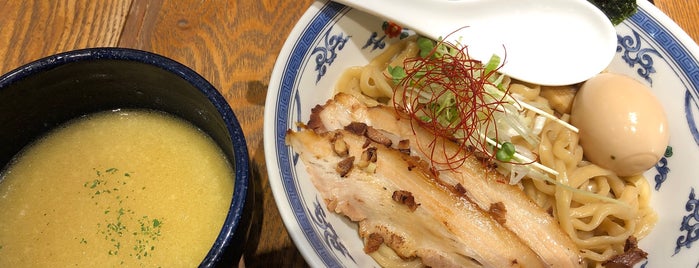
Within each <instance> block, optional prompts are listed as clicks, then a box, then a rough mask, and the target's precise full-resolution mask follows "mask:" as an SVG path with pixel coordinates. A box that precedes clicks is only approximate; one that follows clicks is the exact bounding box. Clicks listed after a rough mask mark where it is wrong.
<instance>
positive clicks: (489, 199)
mask: <svg viewBox="0 0 699 268" xmlns="http://www.w3.org/2000/svg"><path fill="white" fill-rule="evenodd" d="M357 122H360V123H363V124H366V125H367V126H369V127H372V128H373V129H376V130H380V131H382V132H383V133H385V134H386V135H385V136H387V137H390V138H391V139H392V142H391V145H392V146H394V147H400V146H401V145H400V144H403V145H402V146H405V144H406V143H407V144H408V146H409V147H410V148H409V149H407V150H409V151H410V152H412V153H413V154H415V155H418V156H420V157H422V158H423V160H425V161H429V159H427V157H425V155H424V154H422V153H421V150H419V149H417V148H416V146H417V144H423V145H426V144H430V142H433V140H434V137H433V136H432V135H431V134H430V133H428V131H427V130H425V129H423V128H420V127H419V126H417V125H411V124H410V122H409V121H408V119H406V118H401V117H400V116H398V115H397V113H396V111H395V110H394V109H393V108H392V107H386V106H376V107H367V106H365V105H363V104H362V103H360V102H359V101H358V100H357V99H356V98H354V97H352V96H350V95H347V94H342V93H341V94H338V95H336V96H335V97H334V99H332V100H329V101H328V102H327V103H326V104H325V105H323V106H317V107H316V108H314V109H313V113H312V115H311V120H310V121H309V122H308V127H309V128H313V129H314V130H315V131H317V132H324V131H332V130H336V129H343V128H345V127H346V126H348V125H351V124H356V123H357ZM437 142H438V143H440V144H439V145H438V146H436V148H437V149H438V150H439V149H442V148H445V150H448V152H447V153H446V154H444V153H442V152H439V151H438V152H435V153H434V155H433V157H436V159H434V160H436V162H445V159H444V158H440V156H443V155H451V154H452V153H453V152H454V151H456V150H457V149H458V148H457V147H456V146H457V145H456V144H455V143H453V142H449V141H446V140H444V139H438V140H437ZM441 145H446V146H441ZM403 150H406V149H405V148H403ZM436 168H438V169H440V170H441V171H440V172H439V176H440V179H441V180H442V181H445V182H446V183H448V184H451V185H452V186H453V187H456V188H459V189H463V190H464V191H465V192H466V195H467V197H468V199H469V200H470V201H472V202H473V203H475V204H477V205H478V206H479V207H480V208H481V209H483V210H485V211H491V212H495V213H494V214H496V216H497V217H498V219H499V221H500V223H501V224H502V225H504V226H505V227H506V228H508V229H509V230H511V231H512V232H514V233H515V234H517V236H518V237H519V238H520V239H521V240H522V241H523V242H524V243H525V244H526V245H528V246H529V247H531V248H532V250H533V251H534V252H536V254H537V255H538V256H539V257H540V258H541V260H542V261H543V262H544V263H546V264H547V265H548V266H551V267H579V266H582V258H581V257H580V255H579V251H578V248H577V247H576V246H575V244H574V243H573V242H572V240H571V239H570V237H569V236H568V235H567V234H565V233H564V232H563V231H562V230H561V228H560V226H559V225H558V223H557V222H556V221H555V220H554V219H553V217H551V215H549V214H548V213H546V212H545V211H544V210H543V209H541V208H540V207H538V206H537V205H536V204H535V203H534V202H532V201H531V200H530V199H529V198H528V197H527V196H526V195H525V194H524V193H523V192H522V191H521V190H520V189H519V188H518V187H517V186H514V185H509V184H507V183H506V181H507V180H506V179H505V178H503V177H502V176H501V175H499V174H497V173H495V172H491V173H489V174H488V176H485V175H484V167H483V165H482V163H481V162H479V161H478V160H476V159H475V158H474V157H470V158H468V159H467V160H466V162H465V163H464V164H463V165H461V166H460V167H458V168H456V169H452V168H449V167H439V166H437V167H436Z"/></svg>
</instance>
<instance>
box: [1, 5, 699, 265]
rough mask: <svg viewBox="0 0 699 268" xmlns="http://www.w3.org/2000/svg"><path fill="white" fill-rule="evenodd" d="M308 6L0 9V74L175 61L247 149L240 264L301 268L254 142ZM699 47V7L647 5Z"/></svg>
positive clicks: (258, 138)
mask: <svg viewBox="0 0 699 268" xmlns="http://www.w3.org/2000/svg"><path fill="white" fill-rule="evenodd" d="M312 2H313V0H293V1H291V0H286V1H280V0H247V1H219V0H213V1H212V0H210V1H201V0H178V1H163V0H153V1H146V0H104V1H90V0H65V1H61V0H55V1H43V0H33V1H20V0H9V1H3V3H0V10H2V11H3V15H2V16H0V73H5V72H7V71H9V70H11V69H13V68H16V67H18V66H20V65H22V64H24V63H28V62H30V61H32V60H35V59H38V58H41V57H44V56H48V55H51V54H54V53H57V52H62V51H67V50H73V49H78V48H86V47H99V46H109V47H114V46H119V47H128V48H136V49H142V50H147V51H151V52H155V53H158V54H161V55H164V56H166V57H169V58H172V59H174V60H177V61H179V62H181V63H183V64H185V65H187V66H189V67H191V68H192V69H194V70H195V71H197V72H198V73H200V74H201V75H203V76H204V77H205V78H206V79H208V80H209V81H210V82H211V83H212V84H213V85H214V86H215V87H216V88H218V89H219V90H220V91H221V92H222V94H223V95H224V96H225V97H226V99H227V100H228V101H229V103H230V105H231V107H232V108H233V110H234V112H235V113H236V115H237V117H238V120H239V121H240V123H241V125H242V127H243V130H244V132H245V136H246V138H247V142H248V148H249V152H250V157H251V158H252V169H253V170H254V171H255V173H256V175H257V177H256V178H255V180H256V183H257V184H258V185H259V186H260V188H261V193H260V194H259V196H258V197H259V199H261V207H262V211H261V212H260V213H259V214H260V215H261V217H260V218H258V219H257V222H255V225H254V228H253V230H254V235H253V239H252V241H251V242H250V243H249V250H248V252H247V253H246V254H245V262H246V264H247V266H248V267H300V266H306V264H305V262H304V260H303V258H302V256H301V255H300V253H299V251H298V250H297V249H296V247H295V246H294V244H293V242H292V241H291V239H290V238H289V236H288V234H287V232H286V229H285V228H284V225H283V223H282V220H281V218H280V215H279V212H278V211H277V207H276V205H275V201H274V198H273V196H272V193H271V190H270V187H269V183H268V182H267V170H266V165H265V156H264V152H263V143H262V124H263V122H262V121H263V118H262V114H263V111H264V102H265V96H266V93H267V85H268V84H269V79H270V75H271V72H272V67H273V65H274V62H275V60H276V57H277V54H278V53H279V50H280V49H281V47H282V44H283V43H284V40H285V39H286V37H287V35H288V34H289V32H290V31H291V28H292V27H293V25H294V24H295V23H296V21H297V20H298V19H299V18H300V17H301V15H302V14H303V13H304V11H305V10H306V9H307V8H308V6H310V5H311V3H312ZM654 2H655V5H656V6H657V7H658V8H660V9H661V10H662V11H664V12H665V13H666V14H668V15H669V16H670V17H671V18H673V19H674V20H675V21H676V22H677V23H678V24H679V25H680V26H681V27H682V28H683V29H685V31H687V32H688V33H689V35H690V36H691V37H692V38H693V39H694V40H695V41H699V2H698V1H694V0H690V1H688V0H655V1H654Z"/></svg>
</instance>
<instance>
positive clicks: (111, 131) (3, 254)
mask: <svg viewBox="0 0 699 268" xmlns="http://www.w3.org/2000/svg"><path fill="white" fill-rule="evenodd" d="M233 174H234V173H233V170H232V167H231V166H230V164H229V162H228V161H227V160H226V158H225V156H224V155H223V152H222V151H221V149H220V148H219V147H218V146H217V145H216V144H215V143H214V142H213V140H212V139H211V138H210V137H208V136H207V135H206V134H204V133H203V132H202V131H200V130H199V129H197V128H196V127H194V126H193V125H191V124H190V123H188V122H186V121H184V120H181V119H179V118H175V117H173V116H170V115H167V114H164V113H161V112H155V111H146V110H120V111H111V112H103V113H97V114H93V115H89V116H87V117H84V118H80V119H76V120H74V121H73V122H70V123H68V124H66V125H65V126H63V127H60V128H57V129H56V130H54V131H52V132H51V133H50V134H49V135H47V136H46V137H44V138H42V139H40V140H39V141H37V142H35V143H34V144H33V145H31V146H29V147H28V148H25V150H24V151H23V152H22V153H21V154H19V156H17V157H16V158H15V160H14V161H13V162H12V164H11V165H9V166H8V167H7V168H6V170H5V171H3V172H2V174H0V175H1V176H0V267H69V266H70V267H113V266H137V267H140V266H143V267H146V266H147V267H195V266H197V265H198V264H199V263H200V262H201V261H202V260H203V258H204V257H205V256H206V254H207V253H208V251H209V249H210V248H211V246H212V245H213V243H214V241H215V239H216V237H217V235H218V233H219V231H220V230H221V227H222V226H223V222H224V220H225V218H226V214H227V211H228V208H229V206H230V202H231V196H232V192H233V176H234V175H233Z"/></svg>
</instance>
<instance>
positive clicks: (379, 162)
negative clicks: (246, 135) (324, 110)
mask: <svg viewBox="0 0 699 268" xmlns="http://www.w3.org/2000/svg"><path fill="white" fill-rule="evenodd" d="M286 140H287V143H288V144H289V145H290V146H291V147H292V148H293V149H294V151H295V152H297V153H299V155H300V158H301V159H302V161H303V163H304V164H305V165H306V167H307V170H308V173H309V174H310V177H311V180H312V182H313V184H314V185H315V187H316V188H317V189H318V191H319V192H320V194H321V195H322V197H323V199H324V201H325V203H326V205H327V207H328V209H329V210H331V211H334V212H336V213H340V214H342V215H345V216H347V217H348V218H349V219H350V220H352V221H354V222H357V223H358V224H359V235H360V236H361V237H362V238H363V239H364V241H365V251H367V252H371V251H373V250H376V248H377V247H378V246H379V245H380V244H386V245H387V246H389V247H390V248H392V249H393V250H394V251H395V252H396V253H397V254H398V255H399V256H401V257H402V258H406V259H412V258H421V260H422V262H423V263H424V264H425V265H427V266H432V267H479V266H485V267H542V266H543V263H542V262H541V261H540V260H539V258H538V257H537V255H536V254H535V253H534V252H533V251H532V250H531V249H530V248H529V247H528V246H526V245H525V244H523V243H522V242H521V241H520V239H519V238H518V237H517V236H516V235H515V234H513V233H512V232H510V231H509V230H507V229H506V228H504V227H502V225H500V224H499V223H497V222H496V220H495V219H494V218H493V217H492V216H491V215H490V214H488V213H486V212H484V211H483V210H481V209H480V208H478V207H477V206H476V205H474V204H471V203H470V202H468V200H466V198H465V197H464V196H463V194H461V193H459V192H458V191H453V189H451V187H449V186H448V185H444V184H443V183H442V182H440V181H439V179H438V178H437V177H435V176H434V174H432V172H430V170H429V169H428V168H427V165H426V163H424V162H421V161H420V160H418V159H416V158H415V157H411V156H409V155H407V154H405V153H403V152H401V151H399V150H396V149H392V148H389V147H386V146H385V145H383V144H379V143H376V142H373V141H370V139H369V138H367V137H366V136H359V135H356V134H354V133H352V132H348V131H344V130H338V131H333V132H326V133H321V134H317V133H315V132H313V131H310V130H303V131H299V132H288V133H287V136H286Z"/></svg>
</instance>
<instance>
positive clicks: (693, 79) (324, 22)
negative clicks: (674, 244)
mask: <svg viewBox="0 0 699 268" xmlns="http://www.w3.org/2000/svg"><path fill="white" fill-rule="evenodd" d="M346 11H347V9H344V6H342V5H340V4H337V3H334V2H327V3H326V4H325V5H324V6H323V7H322V8H321V10H320V11H319V12H318V13H317V14H316V15H315V16H314V17H313V18H312V20H311V22H310V23H309V25H308V26H307V27H306V28H305V29H304V30H303V31H302V33H301V36H300V38H299V39H298V41H297V42H296V43H295V44H294V45H293V49H292V52H291V55H290V57H289V58H288V59H287V62H286V63H285V66H284V71H283V72H282V73H283V76H282V80H281V85H280V88H279V95H278V98H277V100H276V102H277V107H276V111H275V115H276V116H275V118H277V119H278V121H277V122H276V125H275V129H274V131H275V137H276V140H275V147H276V150H277V152H278V155H277V156H276V157H277V162H278V163H279V165H280V166H279V167H278V168H279V170H280V172H281V176H282V178H281V179H282V184H283V187H284V189H285V190H286V194H287V196H286V197H287V199H288V202H289V205H290V206H291V208H292V211H293V213H294V216H295V218H296V221H297V223H298V225H299V226H300V228H301V230H302V231H303V234H304V235H305V237H306V239H307V240H308V242H309V243H310V244H311V246H312V247H313V250H314V251H315V253H316V255H318V256H319V258H320V259H321V260H322V262H323V264H324V266H327V267H342V266H343V265H342V263H343V262H342V261H340V259H339V258H338V256H337V255H336V252H337V250H338V248H339V249H341V250H340V251H341V252H342V253H341V254H345V253H346V249H345V248H344V246H343V245H341V244H339V245H338V244H333V243H334V242H333V243H328V241H329V240H330V241H335V239H336V238H335V237H334V236H333V232H334V230H327V228H322V226H325V225H324V224H320V225H322V226H321V228H320V229H319V227H318V224H316V223H314V222H316V221H317V220H318V219H317V218H312V217H314V215H313V213H311V212H310V211H309V209H307V208H306V207H305V205H304V203H303V202H302V200H305V199H304V197H303V196H302V195H303V193H301V192H300V190H299V184H298V182H297V181H296V174H295V170H294V164H295V163H296V162H297V161H298V159H297V158H296V156H295V155H294V154H293V152H291V150H290V149H289V148H288V147H287V146H286V144H285V141H284V139H285V133H286V130H287V129H288V128H289V127H291V126H293V124H292V123H293V122H289V121H288V120H289V118H290V117H289V116H288V115H290V114H291V113H292V112H294V111H295V112H296V113H300V111H299V109H300V100H299V99H298V94H297V90H298V88H297V87H298V82H299V77H300V71H301V70H303V65H304V64H308V63H307V62H305V61H306V60H307V59H308V58H309V57H310V55H309V54H308V52H309V51H312V50H313V44H314V42H315V41H316V38H317V37H319V36H322V35H323V33H325V31H326V30H327V27H328V26H331V25H334V23H336V21H337V17H338V16H342V15H343V14H344V12H346ZM624 23H625V24H633V25H636V26H635V27H631V28H632V29H633V28H639V29H641V30H642V31H643V33H644V34H645V35H648V36H650V37H651V38H652V40H648V39H644V37H640V38H637V39H636V40H635V41H636V42H640V40H642V39H643V40H644V41H645V42H649V43H652V44H653V45H652V46H653V47H656V48H657V49H660V50H662V51H664V52H665V53H667V55H669V56H670V57H671V58H670V59H664V58H663V57H660V58H663V60H665V61H666V62H668V64H670V65H671V66H672V69H673V71H674V72H675V73H676V75H677V76H678V77H680V78H683V79H681V81H682V83H683V84H684V85H685V88H686V89H687V90H688V92H687V99H686V100H685V107H686V110H687V111H688V112H687V121H688V123H689V125H690V128H693V129H694V130H696V129H697V126H696V124H695V123H694V120H693V117H692V116H693V115H692V114H691V111H689V108H688V107H690V106H691V105H690V103H691V104H694V105H695V106H696V101H695V100H694V98H692V97H693V96H699V92H697V87H698V85H699V65H698V64H697V61H696V59H694V58H693V57H692V55H691V54H690V53H689V50H688V49H687V48H686V47H685V46H684V45H683V44H682V43H680V42H679V41H678V40H677V38H676V37H675V36H673V35H672V34H671V33H670V32H669V31H668V30H667V29H666V28H665V27H664V26H662V25H661V24H660V23H659V22H658V21H657V20H656V19H654V18H652V17H651V16H650V15H649V14H648V12H647V11H645V10H643V9H639V12H638V13H637V14H636V15H634V16H633V17H632V18H630V19H629V20H627V21H626V22H624ZM620 38H621V37H620ZM620 42H621V40H620ZM625 49H627V50H629V49H631V50H633V49H635V47H625ZM633 52H635V53H638V54H636V56H635V59H634V57H630V56H627V58H628V59H625V60H627V63H629V64H632V67H633V64H641V67H642V69H638V72H639V75H641V77H643V78H644V79H645V78H650V75H651V74H652V62H651V63H649V64H644V62H642V61H643V60H644V59H643V58H639V57H643V55H641V53H640V50H638V51H633ZM645 54H647V53H645ZM658 55H660V54H658ZM629 61H631V62H629ZM647 65H650V66H647ZM648 67H651V69H649V68H648ZM644 75H645V76H644ZM320 76H322V75H320ZM649 81H650V80H649ZM687 83H689V84H687ZM690 90H691V93H690V92H689V91H690ZM690 95H691V96H690ZM692 135H693V136H694V138H695V140H696V141H697V144H699V134H698V133H697V132H696V131H695V132H692ZM268 157H269V156H268ZM270 168H274V167H270ZM657 168H659V169H665V168H667V164H666V163H663V165H660V166H658V167H657ZM658 171H659V173H661V174H662V176H661V177H662V178H660V179H661V180H662V181H665V179H666V177H667V172H665V173H663V172H661V171H660V170H658ZM662 181H661V182H660V183H662ZM656 186H657V187H659V185H656ZM691 200H694V199H693V197H691V196H690V201H691ZM321 212H322V211H321ZM315 213H318V211H316V212H315ZM321 214H322V213H321ZM315 216H317V215H315ZM321 216H322V215H321ZM321 223H322V222H321ZM330 244H332V245H330ZM347 256H349V255H345V257H347ZM349 258H350V259H352V260H353V258H352V257H351V256H349ZM645 264H647V263H644V264H643V265H644V266H645Z"/></svg>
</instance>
